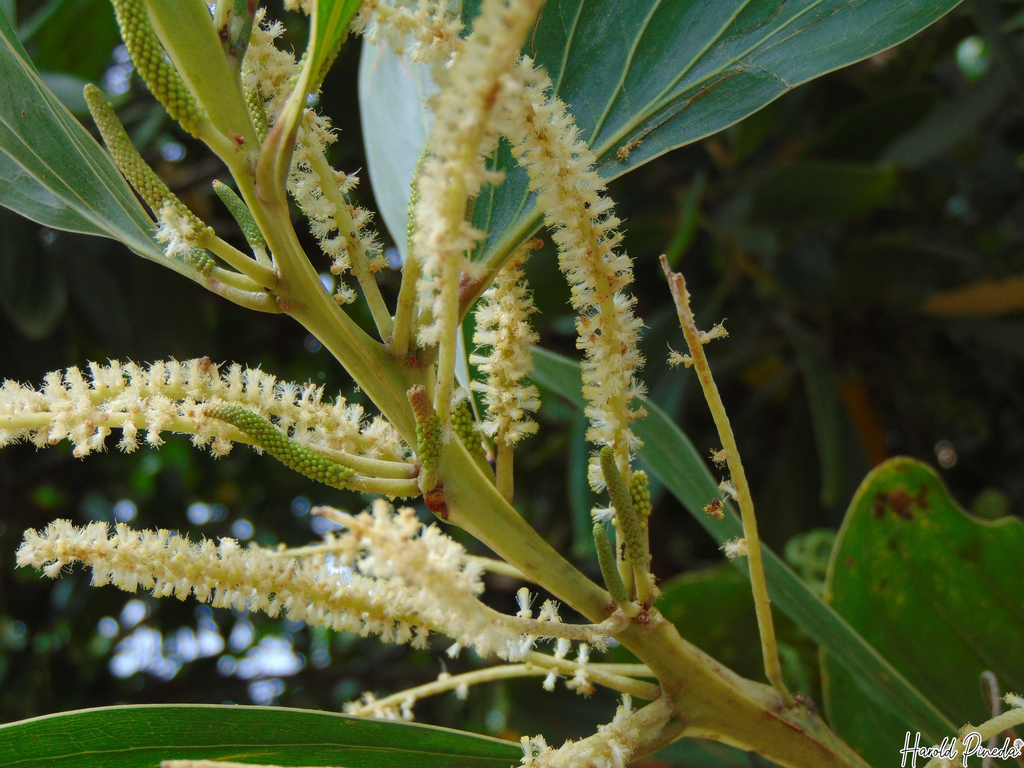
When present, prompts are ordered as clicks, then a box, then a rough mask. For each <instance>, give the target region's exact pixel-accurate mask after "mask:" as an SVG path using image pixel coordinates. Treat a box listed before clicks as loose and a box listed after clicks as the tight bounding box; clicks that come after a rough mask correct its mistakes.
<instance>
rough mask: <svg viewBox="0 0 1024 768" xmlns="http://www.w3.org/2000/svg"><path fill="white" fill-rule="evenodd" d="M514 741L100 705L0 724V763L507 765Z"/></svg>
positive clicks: (366, 767) (357, 767)
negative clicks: (184, 762)
mask: <svg viewBox="0 0 1024 768" xmlns="http://www.w3.org/2000/svg"><path fill="white" fill-rule="evenodd" d="M520 757H522V751H521V750H520V748H519V745H518V744H512V743H509V742H506V741H499V740H498V739H492V738H487V737H484V736H476V735H473V734H469V733H461V732H459V731H451V730H448V729H445V728H432V727H428V726H423V725H413V724H409V723H391V722H382V721H379V720H365V719H361V718H353V717H345V716H342V715H336V714H332V713H328V712H315V711H311V710H305V709H285V708H279V707H241V706H215V705H187V704H182V705H153V706H150V705H143V706H121V707H102V708H97V709H86V710H81V711H78V712H65V713H62V714H58V715H47V716H45V717H37V718H33V719H31V720H22V721H20V722H16V723H9V724H7V725H0V765H3V766H5V768H50V766H54V765H60V766H61V767H62V768H140V767H141V766H156V765H159V764H160V761H161V760H218V759H219V760H231V761H238V762H245V763H257V764H268V763H269V764H273V765H282V766H288V765H323V766H345V768H386V767H389V766H394V765H408V766H416V768H477V767H479V768H487V767H489V766H490V767H493V768H508V766H510V765H512V764H513V763H517V762H518V760H519V758H520Z"/></svg>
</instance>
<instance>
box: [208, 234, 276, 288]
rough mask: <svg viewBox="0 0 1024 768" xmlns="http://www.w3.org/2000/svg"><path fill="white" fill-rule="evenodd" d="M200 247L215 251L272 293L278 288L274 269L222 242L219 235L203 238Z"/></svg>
mask: <svg viewBox="0 0 1024 768" xmlns="http://www.w3.org/2000/svg"><path fill="white" fill-rule="evenodd" d="M199 245H200V246H201V247H203V248H207V249H209V250H211V251H213V252H214V253H215V254H217V256H219V257H220V258H222V259H223V260H224V261H225V262H227V263H228V264H229V265H231V266H232V267H234V268H235V269H237V270H238V271H239V272H241V273H242V274H243V275H245V276H246V277H248V278H250V279H252V280H254V281H255V282H256V283H258V284H259V285H260V286H261V287H263V288H266V289H267V290H269V291H272V290H274V288H275V287H276V286H277V279H278V278H277V274H276V273H275V272H274V270H273V269H269V268H267V267H265V266H263V265H262V264H259V263H257V262H256V261H254V260H253V259H250V258H249V257H248V256H246V255H245V254H244V253H242V252H241V251H240V250H238V249H237V248H235V247H234V246H233V245H231V244H230V243H226V242H224V241H223V240H221V239H220V238H219V237H217V235H210V236H208V237H204V238H201V239H200V243H199Z"/></svg>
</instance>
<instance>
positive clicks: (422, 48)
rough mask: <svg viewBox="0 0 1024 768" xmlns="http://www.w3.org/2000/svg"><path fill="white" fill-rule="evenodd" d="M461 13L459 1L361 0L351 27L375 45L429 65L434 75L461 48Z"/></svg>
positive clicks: (438, 73) (441, 69)
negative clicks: (389, 48) (388, 46)
mask: <svg viewBox="0 0 1024 768" xmlns="http://www.w3.org/2000/svg"><path fill="white" fill-rule="evenodd" d="M460 10H461V3H460V2H458V0H419V2H412V1H411V0H391V2H388V1H387V0H364V2H363V4H362V5H361V6H360V8H359V13H358V15H357V16H356V18H355V20H354V21H353V22H352V28H353V29H354V30H355V31H356V32H357V33H360V34H363V35H365V37H366V39H367V40H369V41H370V42H371V43H373V44H374V45H379V44H384V43H386V44H388V45H390V46H391V47H392V48H393V49H394V50H395V52H396V53H405V54H406V55H407V56H408V57H409V60H410V61H415V62H422V63H425V64H429V65H431V66H432V67H433V68H434V70H435V76H437V75H440V74H441V73H443V71H444V70H443V67H444V65H445V64H447V63H448V62H449V61H450V60H451V57H452V55H453V54H454V53H455V52H457V51H458V50H460V49H461V47H462V38H461V37H459V35H460V33H461V32H462V29H463V25H462V18H461V14H460ZM409 38H412V40H411V42H410V41H409Z"/></svg>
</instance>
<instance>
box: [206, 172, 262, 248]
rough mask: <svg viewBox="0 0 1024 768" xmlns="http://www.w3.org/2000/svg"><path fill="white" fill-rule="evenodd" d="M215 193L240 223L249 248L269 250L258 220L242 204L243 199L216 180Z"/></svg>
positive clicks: (214, 184) (214, 183)
mask: <svg viewBox="0 0 1024 768" xmlns="http://www.w3.org/2000/svg"><path fill="white" fill-rule="evenodd" d="M213 191H214V192H216V193H217V197H219V198H220V199H221V202H223V203H224V205H225V206H227V209H228V211H230V212H231V215H232V216H233V217H234V218H235V221H237V222H238V226H239V227H241V229H242V234H243V235H245V239H246V242H248V243H249V247H250V248H252V249H253V250H254V251H255V250H257V249H260V248H262V249H263V250H267V241H266V240H264V239H263V233H262V232H260V228H259V226H258V225H257V224H256V219H254V218H253V216H252V212H251V211H250V210H249V207H248V206H247V205H246V204H245V203H244V202H242V198H240V197H239V196H238V195H236V194H235V191H234V190H233V189H231V187H229V186H228V185H227V184H224V183H223V182H221V181H218V180H216V179H214V182H213Z"/></svg>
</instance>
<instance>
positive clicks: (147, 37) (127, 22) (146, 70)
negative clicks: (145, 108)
mask: <svg viewBox="0 0 1024 768" xmlns="http://www.w3.org/2000/svg"><path fill="white" fill-rule="evenodd" d="M112 3H113V6H114V15H115V16H116V17H117V26H118V27H119V28H120V29H121V39H122V40H124V47H125V48H126V49H127V51H128V55H129V56H131V59H132V64H134V65H135V70H136V71H137V72H138V73H139V75H140V76H141V77H142V80H143V82H145V83H146V87H147V88H149V90H150V92H151V93H152V94H153V95H154V96H155V97H156V100H157V101H159V102H160V104H161V105H163V108H164V109H166V110H167V114H169V115H170V116H171V117H173V118H174V119H175V120H177V121H178V123H180V124H181V127H182V128H184V129H185V130H186V131H188V132H189V133H190V134H192V135H193V136H195V137H196V138H199V130H200V127H201V126H202V124H203V122H205V120H206V117H205V115H204V114H203V111H202V109H201V108H200V107H199V105H198V104H197V103H196V99H195V96H193V95H192V92H191V91H189V89H188V87H187V86H186V85H185V81H184V80H182V79H181V75H179V74H178V71H177V70H176V69H175V68H174V65H173V64H171V62H170V61H169V60H168V58H167V56H166V55H165V53H164V48H163V45H161V43H160V38H158V37H157V35H156V32H155V31H154V30H153V25H152V23H151V22H150V19H149V12H148V11H147V10H146V6H145V4H144V3H143V2H142V0H112Z"/></svg>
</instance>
